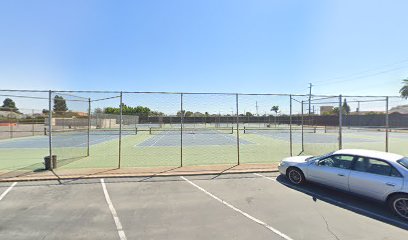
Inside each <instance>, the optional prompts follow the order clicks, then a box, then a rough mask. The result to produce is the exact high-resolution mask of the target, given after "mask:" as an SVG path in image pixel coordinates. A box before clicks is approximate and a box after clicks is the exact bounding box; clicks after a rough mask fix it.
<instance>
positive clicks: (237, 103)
mask: <svg viewBox="0 0 408 240" xmlns="http://www.w3.org/2000/svg"><path fill="white" fill-rule="evenodd" d="M235 101H236V107H237V164H238V165H240V163H241V162H240V155H239V152H240V151H239V101H238V94H236V100H235ZM233 128H234V127H233Z"/></svg>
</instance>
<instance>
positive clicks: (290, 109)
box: [289, 95, 293, 156]
mask: <svg viewBox="0 0 408 240" xmlns="http://www.w3.org/2000/svg"><path fill="white" fill-rule="evenodd" d="M289 98H290V100H289V142H290V156H293V147H292V145H293V143H292V95H289Z"/></svg>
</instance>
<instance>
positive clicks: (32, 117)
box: [31, 109, 36, 136]
mask: <svg viewBox="0 0 408 240" xmlns="http://www.w3.org/2000/svg"><path fill="white" fill-rule="evenodd" d="M31 119H32V120H31V121H32V122H31V123H32V124H31V131H32V135H33V136H34V135H35V125H34V124H36V119H35V117H34V109H31Z"/></svg>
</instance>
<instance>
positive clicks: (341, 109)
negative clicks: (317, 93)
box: [339, 94, 343, 150]
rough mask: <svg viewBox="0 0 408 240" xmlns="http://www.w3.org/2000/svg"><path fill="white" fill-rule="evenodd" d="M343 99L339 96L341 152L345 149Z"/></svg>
mask: <svg viewBox="0 0 408 240" xmlns="http://www.w3.org/2000/svg"><path fill="white" fill-rule="evenodd" d="M342 102H343V98H342V95H341V94H340V95H339V150H341V149H342V148H343V129H342V128H343V105H342Z"/></svg>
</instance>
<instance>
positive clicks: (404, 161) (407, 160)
mask: <svg viewBox="0 0 408 240" xmlns="http://www.w3.org/2000/svg"><path fill="white" fill-rule="evenodd" d="M397 162H398V163H399V164H401V165H402V166H404V167H405V168H406V169H408V157H404V158H402V159H400V160H398V161H397Z"/></svg>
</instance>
